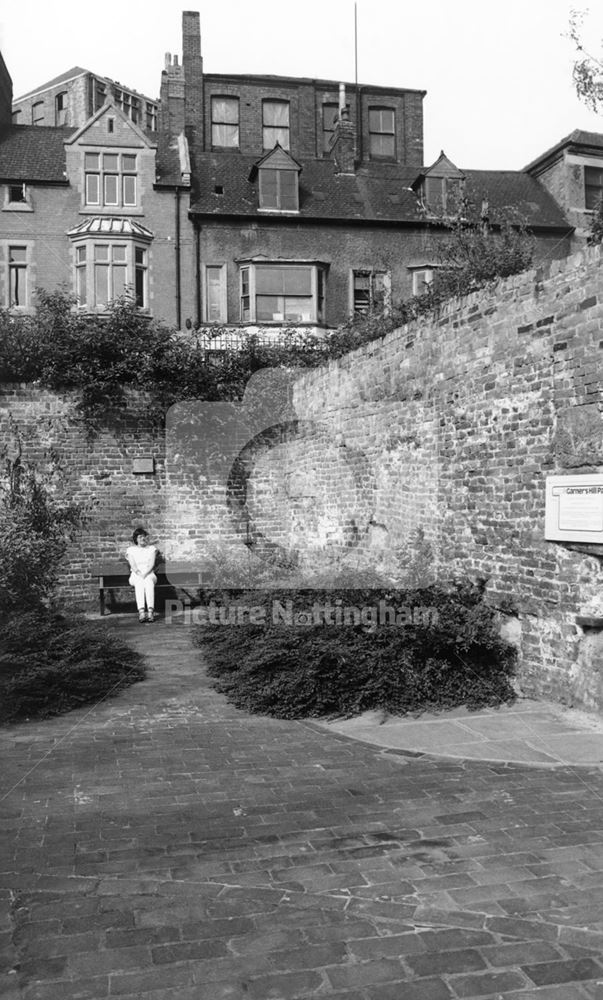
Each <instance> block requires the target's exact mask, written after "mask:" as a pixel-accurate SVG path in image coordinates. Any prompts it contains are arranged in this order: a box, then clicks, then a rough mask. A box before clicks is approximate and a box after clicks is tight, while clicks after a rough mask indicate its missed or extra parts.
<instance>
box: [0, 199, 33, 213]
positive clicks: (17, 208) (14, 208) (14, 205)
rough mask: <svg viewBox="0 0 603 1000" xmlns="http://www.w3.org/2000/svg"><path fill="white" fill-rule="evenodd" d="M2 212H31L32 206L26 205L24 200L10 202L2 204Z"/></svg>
mask: <svg viewBox="0 0 603 1000" xmlns="http://www.w3.org/2000/svg"><path fill="white" fill-rule="evenodd" d="M2 211H3V212H33V206H32V205H28V204H27V203H26V202H23V203H21V202H17V201H15V202H11V203H10V204H9V205H4V207H3V208H2Z"/></svg>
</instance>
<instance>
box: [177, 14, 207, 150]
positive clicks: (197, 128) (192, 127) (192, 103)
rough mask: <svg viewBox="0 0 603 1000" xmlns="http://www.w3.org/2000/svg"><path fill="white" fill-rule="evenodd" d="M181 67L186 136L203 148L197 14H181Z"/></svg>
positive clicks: (201, 60)
mask: <svg viewBox="0 0 603 1000" xmlns="http://www.w3.org/2000/svg"><path fill="white" fill-rule="evenodd" d="M182 66H183V69H184V81H185V94H184V119H185V126H186V134H187V137H188V138H189V139H190V140H194V139H195V137H196V138H197V139H198V141H200V142H201V144H202V146H203V148H205V140H204V131H205V123H204V110H203V103H204V102H203V58H202V56H201V23H200V18H199V12H198V11H196V10H185V11H183V12H182Z"/></svg>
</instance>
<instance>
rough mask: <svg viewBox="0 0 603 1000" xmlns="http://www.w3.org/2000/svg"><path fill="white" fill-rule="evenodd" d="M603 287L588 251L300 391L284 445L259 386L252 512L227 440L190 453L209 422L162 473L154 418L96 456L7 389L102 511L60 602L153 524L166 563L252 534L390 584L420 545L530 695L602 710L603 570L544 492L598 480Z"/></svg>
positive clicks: (116, 432) (35, 402)
mask: <svg viewBox="0 0 603 1000" xmlns="http://www.w3.org/2000/svg"><path fill="white" fill-rule="evenodd" d="M602 279H603V260H602V256H601V252H600V250H599V248H593V249H589V250H584V251H582V252H580V253H578V254H575V255H573V256H572V257H570V258H567V259H565V260H562V261H553V262H551V263H550V264H549V265H547V266H546V267H544V266H543V267H540V268H539V269H535V270H533V271H530V272H527V273H525V274H523V275H518V276H515V277H513V278H509V279H507V280H505V281H503V282H500V283H499V284H498V285H497V286H496V288H495V289H494V290H492V291H488V292H482V293H475V294H474V295H472V296H469V297H467V298H466V299H464V300H462V301H461V302H456V303H452V304H450V305H449V306H447V307H445V308H443V309H442V310H441V313H440V315H439V316H437V317H436V318H434V319H432V320H422V321H417V322H415V323H413V324H410V325H408V326H406V327H403V328H401V329H399V330H396V331H394V332H392V333H390V334H388V335H387V336H386V337H385V338H384V339H383V340H382V341H376V342H373V343H371V344H368V345H366V346H365V347H363V348H361V349H359V350H358V351H356V352H354V353H352V354H350V355H348V356H346V357H344V358H342V359H340V360H339V361H337V362H332V363H330V364H329V365H328V366H327V367H326V368H323V369H320V370H317V371H314V372H310V373H308V374H305V375H304V376H303V377H301V378H300V379H299V380H298V381H297V383H296V385H295V387H294V395H293V399H292V410H291V412H292V413H293V415H294V417H295V420H297V422H298V423H297V424H295V423H292V424H289V425H288V426H287V428H286V431H284V432H283V433H282V434H281V435H280V437H272V438H262V437H261V436H260V437H258V436H257V431H258V429H260V430H261V429H262V427H269V426H270V423H271V420H270V403H271V392H272V389H271V387H270V386H266V385H264V388H263V390H262V387H261V385H260V393H259V396H260V397H261V398H262V400H263V404H264V409H265V411H266V413H265V414H264V417H265V421H264V423H262V422H261V421H260V423H258V425H257V427H252V429H251V431H250V433H249V435H248V438H247V444H245V436H244V434H242V435H241V436H240V440H239V441H238V443H237V445H236V447H235V448H234V450H233V454H236V453H237V451H238V449H239V445H240V447H241V448H242V449H243V450H242V458H243V464H245V463H247V467H248V468H251V469H252V470H253V472H252V475H251V476H250V477H249V478H248V481H247V494H246V500H247V503H246V509H243V507H244V505H242V504H241V503H238V501H237V503H234V504H233V503H231V504H230V507H229V506H228V505H227V504H226V503H225V500H226V497H227V493H228V491H227V488H226V479H227V476H226V475H225V473H224V470H222V472H221V473H220V474H218V473H216V471H215V469H214V468H213V467H212V465H211V462H210V461H209V459H208V458H207V455H209V453H210V452H211V450H212V449H211V443H212V433H214V431H213V430H211V429H207V430H206V432H205V434H204V435H202V439H204V440H205V442H206V443H207V442H208V441H209V445H210V448H209V451H207V449H206V451H207V455H206V454H205V452H203V448H201V449H200V450H199V451H196V450H195V448H196V445H194V447H193V448H192V450H191V449H190V448H189V449H188V450H187V446H186V442H185V437H186V433H187V428H189V427H190V426H192V425H193V424H192V423H191V420H190V419H189V417H190V414H193V416H194V414H195V412H196V413H197V415H198V413H199V409H198V407H195V404H191V405H192V409H191V411H190V414H189V413H187V410H186V407H185V408H184V409H183V410H182V411H181V412H180V413H178V414H176V417H175V418H174V419H173V421H172V425H173V426H172V431H174V428H175V432H174V433H175V436H172V438H171V439H170V443H169V447H168V449H167V454H166V446H165V443H164V433H163V431H162V430H161V429H153V427H152V426H151V425H150V423H149V421H148V420H147V419H146V418H145V415H144V407H142V408H141V403H140V400H138V401H137V400H134V399H133V400H131V404H130V407H129V410H128V412H127V413H126V414H125V415H124V416H123V417H122V418H121V420H120V422H119V423H118V424H115V423H113V424H112V425H111V429H106V430H104V431H101V432H100V433H99V434H98V435H97V436H96V437H93V438H91V439H87V437H86V433H85V428H84V427H83V426H82V425H81V424H79V423H78V422H77V421H74V420H73V410H72V404H71V403H70V402H69V401H68V400H62V399H60V398H58V397H56V396H53V395H51V394H48V393H43V392H41V391H40V390H39V389H36V388H34V387H29V388H28V387H6V386H5V387H3V394H2V407H1V408H0V434H1V435H2V437H3V439H6V440H8V441H10V437H11V430H10V427H9V421H8V415H9V412H10V414H11V415H12V417H13V420H14V421H15V422H16V423H17V424H18V425H19V427H20V429H21V432H22V434H23V437H24V440H25V442H26V451H27V453H28V454H30V455H32V456H33V457H34V458H40V457H41V456H42V454H43V452H44V450H45V448H47V447H49V446H50V445H51V444H52V445H53V446H54V447H55V449H56V450H57V452H58V453H59V456H62V459H63V464H64V466H65V469H66V475H67V478H68V483H69V486H70V488H71V489H72V491H73V492H74V493H75V495H76V496H77V497H78V498H80V499H82V500H84V501H89V502H90V503H91V504H92V509H91V519H90V523H89V526H88V529H87V531H86V533H85V534H84V536H83V538H82V540H81V542H80V543H79V544H78V546H76V547H75V548H74V549H73V550H72V551H71V552H70V554H69V558H68V560H67V563H66V567H65V574H64V577H63V592H64V593H68V594H70V595H72V596H76V597H79V598H84V597H85V598H87V599H88V600H92V598H93V595H94V586H93V581H92V576H91V572H90V568H91V566H92V564H93V563H94V562H96V561H98V560H102V559H104V560H107V559H114V558H115V556H116V554H117V553H118V552H120V551H123V549H124V548H125V545H126V544H127V542H128V538H129V535H130V533H131V531H132V528H133V527H134V526H136V525H137V524H139V523H143V524H146V525H147V526H148V527H149V529H150V530H151V532H152V534H153V535H154V536H155V537H157V539H158V540H159V541H160V542H161V543H162V548H163V549H164V551H165V552H166V554H167V555H168V557H170V556H171V557H174V558H186V559H192V560H199V561H200V560H202V559H203V558H205V556H206V555H207V552H208V550H209V549H211V547H212V546H215V545H216V544H222V543H225V544H228V543H233V542H234V541H235V540H236V539H237V538H238V539H239V545H240V540H241V537H242V535H244V532H245V530H249V524H250V523H252V524H253V527H254V530H255V529H257V530H258V531H259V532H260V533H261V534H262V536H263V537H265V538H267V539H268V540H269V541H270V542H273V543H274V544H275V545H280V546H282V547H284V548H285V549H287V550H289V551H291V552H292V553H294V554H295V555H296V556H297V558H298V559H299V562H300V565H306V566H308V565H309V566H312V567H316V566H319V565H320V564H321V563H323V564H325V565H326V566H327V567H328V566H329V565H332V566H333V565H348V566H349V567H351V568H355V567H358V566H363V567H366V566H369V567H373V568H374V569H376V570H378V571H385V572H389V571H391V570H392V569H395V566H396V563H397V560H398V557H399V555H400V553H401V552H402V553H403V552H405V551H407V549H408V546H411V547H412V545H413V544H414V542H415V538H416V529H421V530H422V531H423V532H424V534H425V537H426V538H427V540H428V542H429V543H430V544H431V546H432V550H433V558H432V564H433V568H434V569H435V570H436V571H437V573H438V575H439V576H440V577H442V578H447V577H450V576H453V575H457V576H463V577H469V578H471V579H478V578H480V579H483V580H485V581H486V594H487V597H488V600H489V601H491V602H492V603H493V604H494V605H495V606H497V607H498V608H500V609H501V614H502V616H503V620H504V621H505V625H506V628H507V629H508V630H509V632H510V633H511V634H513V635H514V636H515V638H516V640H517V642H518V644H519V647H520V653H521V667H520V681H521V684H522V686H523V689H524V690H525V691H526V692H528V693H533V694H538V695H542V696H547V697H551V698H554V699H556V700H559V701H562V702H566V703H574V704H577V705H582V706H585V707H589V708H594V707H598V708H602V707H603V680H602V677H603V644H602V643H601V641H600V639H599V638H598V635H597V634H591V633H590V632H585V631H584V630H583V629H582V628H581V627H580V626H579V625H577V623H576V616H577V614H579V612H580V611H582V610H583V609H584V608H585V607H586V606H588V604H589V602H591V601H592V600H593V599H595V598H597V597H601V595H602V593H603V569H602V565H601V560H602V558H603V557H601V556H599V555H598V554H597V552H596V551H595V550H591V549H588V548H587V549H586V551H577V550H576V548H575V547H570V546H568V545H564V544H561V543H556V542H549V541H546V540H545V539H544V510H545V479H546V476H547V475H549V474H554V473H557V474H559V473H564V472H566V473H570V472H571V473H576V472H589V473H592V472H603V418H602V401H601V379H600V370H601V352H602V349H603V280H602ZM205 405H206V406H207V405H208V404H205ZM210 405H211V404H210ZM214 405H215V404H214ZM206 412H208V411H206ZM204 419H205V417H204V418H203V420H204ZM263 419H264V418H263ZM203 420H202V422H201V425H200V426H201V429H202V430H203V429H204V428H205V427H206V425H205V424H204V423H203ZM266 421H267V422H266ZM272 423H278V420H277V419H276V418H275V419H274V420H273V421H272ZM207 427H208V428H209V425H207ZM216 427H217V428H220V427H222V428H223V427H224V423H223V422H222V421H221V420H218V421H217V422H216ZM200 440H201V439H200ZM193 442H194V436H193ZM249 442H253V443H249ZM149 455H152V456H153V457H154V458H155V463H156V473H155V474H154V475H150V474H149V475H144V476H140V475H135V474H134V473H133V471H132V459H133V458H134V457H136V456H149ZM237 489H238V487H237V486H236V484H235V488H234V492H233V488H232V483H231V491H230V493H231V500H232V497H233V496H234V498H235V500H237ZM238 499H239V500H240V495H239V497H238ZM237 504H238V505H237ZM246 526H247V527H246ZM243 549H244V547H243ZM244 551H246V550H244Z"/></svg>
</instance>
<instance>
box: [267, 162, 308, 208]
mask: <svg viewBox="0 0 603 1000" xmlns="http://www.w3.org/2000/svg"><path fill="white" fill-rule="evenodd" d="M259 175H260V208H266V209H270V210H271V211H276V212H297V211H299V189H298V177H297V170H274V169H272V168H271V167H261V168H260V170H259Z"/></svg>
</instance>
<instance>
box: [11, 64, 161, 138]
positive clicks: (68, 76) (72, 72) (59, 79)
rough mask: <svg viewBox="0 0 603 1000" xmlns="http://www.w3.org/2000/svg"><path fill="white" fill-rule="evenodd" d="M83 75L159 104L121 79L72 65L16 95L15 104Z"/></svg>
mask: <svg viewBox="0 0 603 1000" xmlns="http://www.w3.org/2000/svg"><path fill="white" fill-rule="evenodd" d="M83 75H86V76H94V77H96V78H97V79H98V80H107V81H109V83H113V84H115V86H117V87H119V88H122V87H123V89H124V90H127V91H128V93H130V94H136V95H137V96H138V97H144V98H145V100H147V101H150V102H151V103H153V104H157V100H156V99H153V98H151V97H147V95H146V94H141V93H140V91H138V90H135V89H134V87H128V86H127V85H126V84H123V83H120V82H119V80H113V79H112V78H111V77H110V76H103V74H102V73H92V72H91V71H90V70H89V69H84V68H83V67H82V66H72V67H71V69H68V70H66V71H65V73H60V74H59V76H55V77H53V79H52V80H47V81H46V83H41V84H40V85H39V86H37V87H34V88H33V90H28V91H27V93H26V94H20V95H19V96H18V97H14V98H13V104H20V102H21V101H24V100H25V99H26V98H27V97H32V96H33V95H34V94H41V93H42V91H44V90H50V89H51V87H56V86H58V85H59V84H60V83H63V82H66V81H67V80H72V79H74V78H75V77H77V76H83ZM44 127H46V126H44Z"/></svg>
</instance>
